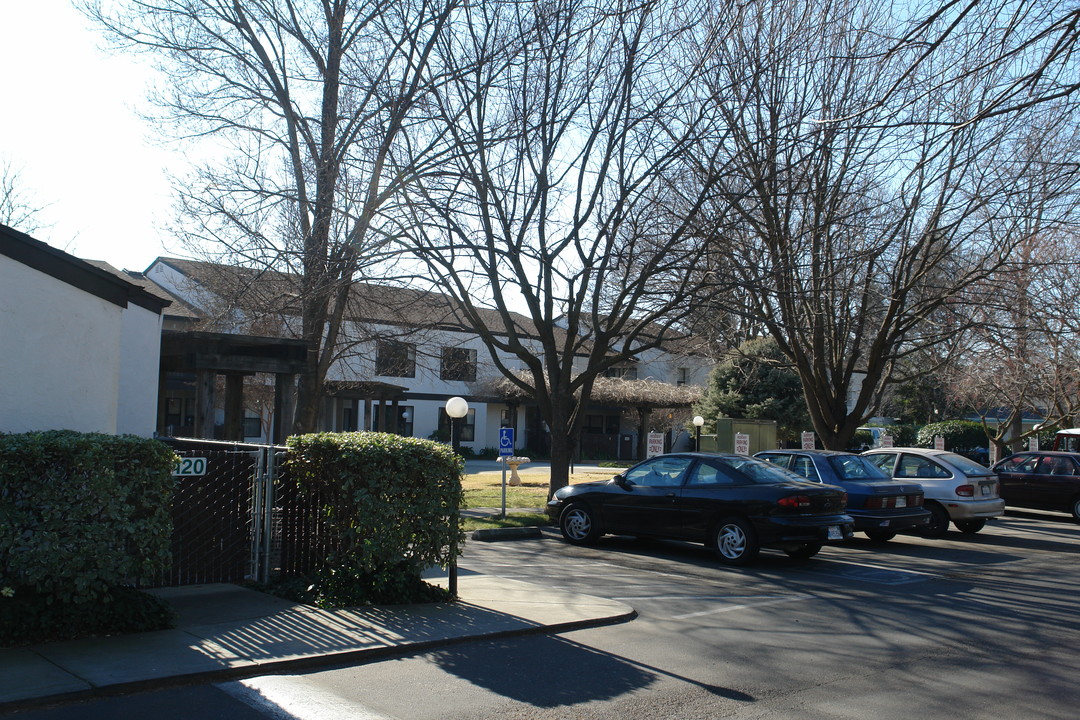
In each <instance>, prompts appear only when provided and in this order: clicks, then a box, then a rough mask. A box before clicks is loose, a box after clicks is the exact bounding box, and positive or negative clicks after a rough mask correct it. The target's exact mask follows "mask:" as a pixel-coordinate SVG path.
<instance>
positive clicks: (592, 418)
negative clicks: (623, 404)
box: [581, 415, 619, 435]
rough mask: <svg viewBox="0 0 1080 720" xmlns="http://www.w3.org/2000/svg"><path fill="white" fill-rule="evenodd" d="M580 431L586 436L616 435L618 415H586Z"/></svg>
mask: <svg viewBox="0 0 1080 720" xmlns="http://www.w3.org/2000/svg"><path fill="white" fill-rule="evenodd" d="M581 431H582V432H583V433H585V434H586V435H617V434H618V432H619V416H618V415H586V416H585V422H584V424H583V425H582V426H581Z"/></svg>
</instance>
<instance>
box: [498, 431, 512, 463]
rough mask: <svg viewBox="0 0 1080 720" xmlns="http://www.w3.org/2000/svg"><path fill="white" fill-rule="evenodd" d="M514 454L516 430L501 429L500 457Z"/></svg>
mask: <svg viewBox="0 0 1080 720" xmlns="http://www.w3.org/2000/svg"><path fill="white" fill-rule="evenodd" d="M513 454H514V428H499V457H510V456H511V455H513Z"/></svg>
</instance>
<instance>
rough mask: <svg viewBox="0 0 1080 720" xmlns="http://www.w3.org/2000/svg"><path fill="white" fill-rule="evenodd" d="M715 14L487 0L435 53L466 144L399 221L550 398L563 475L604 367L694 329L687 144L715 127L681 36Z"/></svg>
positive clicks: (499, 360) (694, 250) (509, 368)
mask: <svg viewBox="0 0 1080 720" xmlns="http://www.w3.org/2000/svg"><path fill="white" fill-rule="evenodd" d="M700 17H701V15H700V7H699V6H698V4H696V3H689V4H685V5H684V4H676V3H662V2H645V3H638V2H634V3H629V2H626V3H624V2H615V3H612V4H609V5H607V6H604V7H600V6H595V5H589V4H585V3H580V2H575V1H573V0H553V1H551V2H537V3H517V2H487V3H481V4H478V5H476V6H474V7H472V8H470V12H469V13H468V14H467V15H465V16H463V17H462V18H461V20H460V22H459V23H458V24H457V25H456V26H455V27H454V28H453V32H452V33H447V34H444V36H443V38H442V41H441V43H440V45H439V51H438V59H437V61H436V62H434V63H433V67H435V68H437V69H438V71H440V72H441V73H442V74H443V75H446V76H450V77H454V78H457V80H456V81H455V82H452V83H449V84H447V85H445V86H443V87H442V89H441V91H440V92H439V93H438V96H437V97H438V106H437V109H436V112H437V113H438V115H439V120H440V122H441V124H443V125H444V126H446V127H448V128H449V132H450V133H451V134H452V137H453V143H454V145H455V155H454V160H453V162H452V163H451V164H450V165H448V166H446V167H444V168H441V169H440V172H439V173H438V174H432V175H429V176H426V177H424V178H423V180H422V182H420V183H418V184H417V185H416V186H415V187H413V188H411V189H410V193H409V197H408V200H409V203H408V208H409V212H410V215H409V219H408V220H407V221H406V222H404V223H403V226H402V228H401V230H400V231H401V233H402V234H403V235H404V236H406V237H408V239H409V241H410V242H411V243H412V245H413V248H414V250H415V252H416V253H417V255H418V256H419V257H420V258H421V259H422V260H423V261H424V262H426V263H427V265H428V267H429V268H430V270H431V274H432V275H433V276H434V278H435V279H436V282H437V283H438V285H439V288H440V289H441V290H442V291H443V292H444V293H446V294H448V295H449V296H451V297H453V298H454V299H455V300H456V301H457V303H458V305H459V308H460V313H461V315H462V320H463V322H464V323H465V324H466V325H468V326H470V327H472V328H474V329H475V330H476V332H478V333H479V334H480V337H481V338H482V339H483V341H484V343H485V344H486V346H487V348H488V350H489V352H490V355H491V359H492V361H493V362H494V363H495V365H496V366H497V367H498V368H499V370H500V372H501V373H502V374H503V375H504V376H505V377H507V378H508V379H509V381H510V382H514V383H518V384H520V386H521V387H522V389H523V390H524V391H526V392H527V393H528V394H529V395H530V397H531V398H533V399H534V400H535V401H536V402H537V404H538V406H539V410H540V413H541V415H542V417H543V419H544V421H545V422H546V423H547V424H548V425H549V427H550V430H551V441H552V446H551V460H552V474H551V491H552V492H554V491H555V490H556V489H558V488H559V487H562V486H564V485H566V484H567V482H568V478H569V474H568V473H569V461H570V458H571V453H572V450H573V441H574V438H576V437H577V433H578V431H579V428H580V425H581V422H582V420H583V412H582V409H583V408H584V407H585V406H586V405H587V404H588V402H589V398H590V394H591V392H592V388H593V386H594V383H595V382H596V379H597V378H598V377H600V376H602V375H603V374H604V372H605V370H607V369H609V368H611V367H613V366H615V365H617V364H618V363H621V362H625V361H626V360H627V359H628V358H631V357H634V356H636V355H638V354H639V353H641V352H644V351H646V350H648V349H650V348H654V347H656V346H658V345H660V344H661V343H663V342H665V340H668V339H671V338H674V337H677V336H679V335H681V334H682V330H680V329H679V328H680V321H681V320H682V319H683V317H684V316H685V314H686V311H687V307H686V298H687V297H688V291H689V289H690V285H691V283H692V278H693V274H692V273H690V269H691V268H692V267H693V266H694V264H695V263H696V262H697V261H698V260H699V259H700V258H701V257H702V254H701V253H702V247H701V245H702V243H701V242H700V241H699V240H697V239H696V238H695V237H694V236H693V234H692V232H691V231H692V230H693V228H694V226H693V223H692V219H693V218H694V217H695V216H696V213H697V212H698V210H699V209H700V207H701V205H702V202H703V201H702V198H703V196H704V194H705V192H706V189H705V188H702V187H700V186H698V187H694V188H693V191H694V193H695V194H693V195H687V194H685V193H686V189H687V185H686V183H683V182H681V178H682V176H683V175H684V174H686V173H687V172H688V168H687V167H686V166H685V163H684V161H683V155H684V153H685V151H686V150H687V149H688V148H689V147H690V143H691V142H692V141H693V140H695V139H696V138H698V137H699V136H700V134H701V133H702V132H704V131H705V129H706V126H707V123H706V119H705V118H704V117H703V116H702V115H701V112H700V109H701V106H700V103H695V102H694V101H695V99H696V98H695V97H694V92H695V91H696V89H697V88H696V86H695V78H696V73H697V71H698V69H699V67H700V65H699V64H698V63H697V61H696V58H695V57H693V56H690V55H687V54H685V48H684V47H683V46H682V44H683V43H685V42H686V39H687V37H688V35H689V33H690V32H691V31H697V30H698V29H699V27H700V26H699V23H698V20H699V19H700ZM469 69H471V72H467V70H469ZM485 311H492V312H494V313H495V314H496V316H497V317H498V318H499V321H498V322H497V323H494V324H493V323H491V322H487V321H486V318H485V316H484V313H485ZM515 311H517V312H515ZM507 358H511V359H510V360H508V359H507ZM517 370H524V375H519V374H517V373H516V372H515V371H517Z"/></svg>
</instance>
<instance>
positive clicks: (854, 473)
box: [829, 455, 889, 480]
mask: <svg viewBox="0 0 1080 720" xmlns="http://www.w3.org/2000/svg"><path fill="white" fill-rule="evenodd" d="M829 465H831V466H832V469H833V471H834V472H835V473H836V474H837V475H838V476H839V477H840V478H841V479H843V480H888V479H889V476H888V475H886V474H885V473H883V472H882V471H881V469H880V468H879V467H878V466H877V465H875V464H874V463H872V462H870V460H869V459H867V458H865V457H863V456H861V455H833V456H831V457H829Z"/></svg>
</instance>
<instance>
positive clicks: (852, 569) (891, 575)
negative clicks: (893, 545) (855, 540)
mask: <svg viewBox="0 0 1080 720" xmlns="http://www.w3.org/2000/svg"><path fill="white" fill-rule="evenodd" d="M807 572H811V573H813V574H815V575H829V576H831V577H841V578H845V579H848V580H858V581H859V582H868V583H876V584H878V585H907V584H909V583H917V582H926V581H927V580H933V579H935V578H939V577H941V575H939V574H937V573H928V572H921V571H919V570H897V569H896V568H891V567H884V566H882V565H870V564H867V563H853V562H846V561H844V560H834V559H831V558H830V559H829V560H828V561H827V562H826V563H822V564H821V565H820V566H819V567H815V568H813V569H808V570H807Z"/></svg>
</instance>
